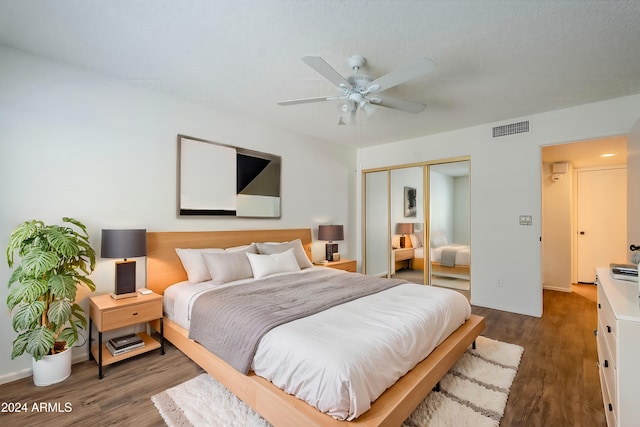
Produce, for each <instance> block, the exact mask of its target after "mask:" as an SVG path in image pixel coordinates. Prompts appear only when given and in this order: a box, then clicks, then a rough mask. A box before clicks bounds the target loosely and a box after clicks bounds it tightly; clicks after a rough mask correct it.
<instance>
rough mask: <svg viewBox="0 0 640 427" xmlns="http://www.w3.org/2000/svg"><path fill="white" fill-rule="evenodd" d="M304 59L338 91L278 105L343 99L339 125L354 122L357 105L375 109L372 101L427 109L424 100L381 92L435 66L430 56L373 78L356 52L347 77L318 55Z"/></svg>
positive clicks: (413, 109)
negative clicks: (401, 97) (361, 69)
mask: <svg viewBox="0 0 640 427" xmlns="http://www.w3.org/2000/svg"><path fill="white" fill-rule="evenodd" d="M302 60H303V61H304V62H305V63H306V64H307V65H309V66H310V67H311V68H313V69H314V70H316V71H317V72H318V73H320V75H322V76H323V77H324V78H326V79H327V80H329V81H330V82H331V83H333V84H334V85H335V86H336V87H337V88H338V89H339V91H340V93H339V95H337V96H321V97H318V98H303V99H294V100H290V101H280V102H278V105H296V104H307V103H311V102H322V101H334V100H339V101H342V102H341V104H340V110H341V116H340V120H339V122H338V124H340V125H343V124H351V123H353V122H354V118H355V114H356V111H357V109H358V108H360V109H361V110H362V111H364V112H365V113H370V112H371V111H372V110H373V107H372V105H376V106H380V107H386V108H392V109H395V110H400V111H405V112H407V113H414V114H416V113H419V112H421V111H422V110H424V109H425V107H426V105H425V104H421V103H419V102H413V101H406V100H403V99H398V98H393V97H390V96H387V95H381V94H380V92H383V91H385V90H387V89H391V88H392V87H395V86H398V85H399V84H402V83H404V82H406V81H408V80H411V79H414V78H416V77H418V76H421V75H423V74H426V73H428V72H430V71H432V70H433V69H434V68H435V67H436V65H435V63H434V62H433V61H431V60H430V59H427V58H420V59H418V60H417V61H415V62H413V63H411V64H409V65H408V66H405V67H403V68H399V69H396V70H394V71H391V72H390V73H388V74H385V75H384V76H382V77H378V78H377V79H375V80H373V79H372V78H371V77H369V76H367V75H365V74H360V73H359V71H360V68H361V67H362V66H363V65H364V64H365V63H366V59H365V57H364V56H362V55H353V56H351V57H349V58H348V63H349V66H350V67H351V69H352V70H353V74H352V75H350V76H348V77H346V78H344V77H343V76H342V75H340V73H338V72H337V71H336V70H335V69H334V68H333V67H331V65H329V64H328V63H327V62H326V61H325V60H324V59H322V58H321V57H319V56H303V57H302Z"/></svg>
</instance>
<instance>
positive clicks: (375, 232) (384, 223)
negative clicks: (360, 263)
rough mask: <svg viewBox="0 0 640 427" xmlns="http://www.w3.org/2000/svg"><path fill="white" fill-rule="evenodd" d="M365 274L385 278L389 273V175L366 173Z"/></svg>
mask: <svg viewBox="0 0 640 427" xmlns="http://www.w3.org/2000/svg"><path fill="white" fill-rule="evenodd" d="M364 186H365V189H364V193H365V217H364V229H365V230H364V239H365V242H364V272H365V274H368V275H371V276H378V277H388V276H389V274H390V270H389V254H390V253H391V251H390V243H389V209H388V206H389V172H388V171H386V170H383V171H378V172H369V173H367V174H365V179H364Z"/></svg>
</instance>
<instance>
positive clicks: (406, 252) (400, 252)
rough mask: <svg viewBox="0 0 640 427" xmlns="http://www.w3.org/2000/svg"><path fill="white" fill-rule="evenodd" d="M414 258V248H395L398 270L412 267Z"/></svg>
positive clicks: (394, 254)
mask: <svg viewBox="0 0 640 427" xmlns="http://www.w3.org/2000/svg"><path fill="white" fill-rule="evenodd" d="M412 259H413V248H400V249H394V250H393V260H394V262H395V267H396V271H398V270H401V269H403V268H411V260H412Z"/></svg>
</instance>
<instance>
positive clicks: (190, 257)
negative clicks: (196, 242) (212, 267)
mask: <svg viewBox="0 0 640 427" xmlns="http://www.w3.org/2000/svg"><path fill="white" fill-rule="evenodd" d="M220 252H224V250H223V249H216V248H204V249H183V248H176V253H177V254H178V257H180V262H181V263H182V267H183V268H184V271H186V272H187V278H188V280H189V282H190V283H200V282H206V281H207V280H211V275H210V274H209V270H208V269H207V264H205V262H204V259H203V258H202V254H203V253H220Z"/></svg>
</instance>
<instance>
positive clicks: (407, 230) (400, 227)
mask: <svg viewBox="0 0 640 427" xmlns="http://www.w3.org/2000/svg"><path fill="white" fill-rule="evenodd" d="M411 233H413V223H411V222H399V223H398V224H396V234H411Z"/></svg>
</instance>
